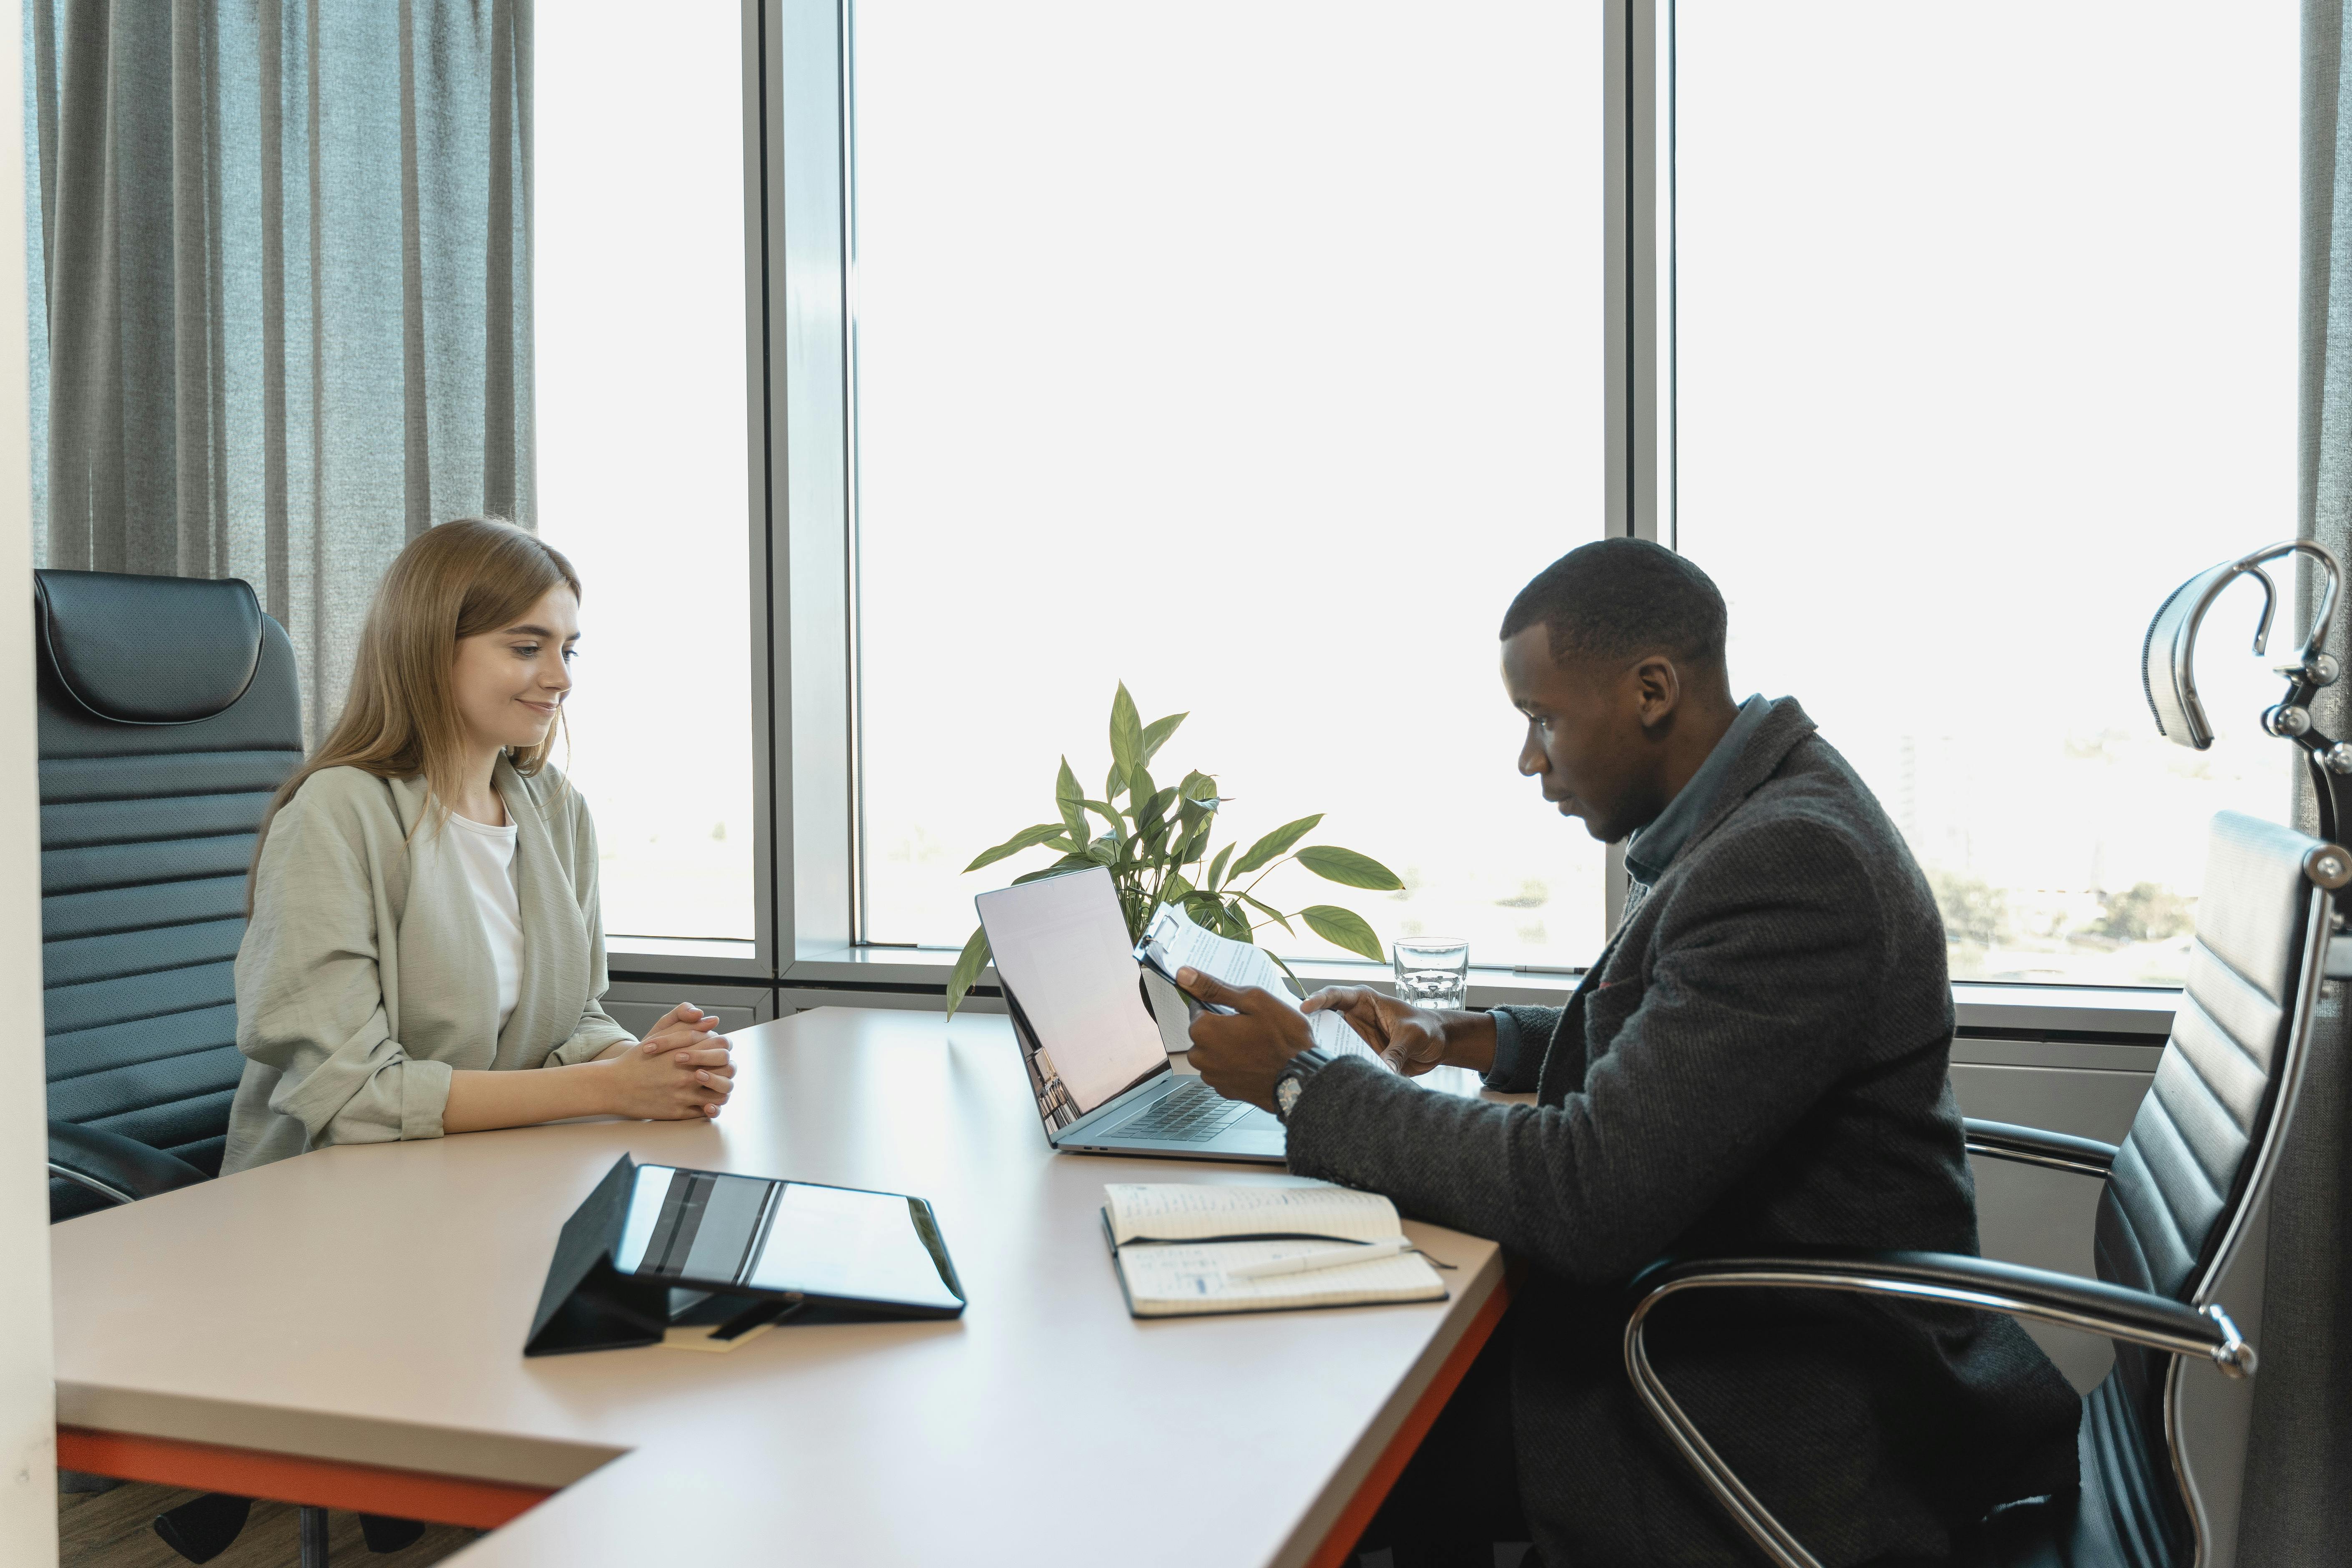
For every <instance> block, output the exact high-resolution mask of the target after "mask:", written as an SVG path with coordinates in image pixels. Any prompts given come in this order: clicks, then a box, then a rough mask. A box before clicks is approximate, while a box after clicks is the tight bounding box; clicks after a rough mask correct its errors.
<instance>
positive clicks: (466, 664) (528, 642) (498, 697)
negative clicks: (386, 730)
mask: <svg viewBox="0 0 2352 1568" xmlns="http://www.w3.org/2000/svg"><path fill="white" fill-rule="evenodd" d="M579 640H580V601H579V600H577V599H575V598H573V597H572V590H571V589H569V588H564V587H554V588H550V589H549V590H548V591H547V593H546V594H545V595H543V596H542V597H541V599H540V601H539V603H537V604H535V605H532V606H531V607H530V609H528V610H525V611H524V612H523V613H522V614H521V615H520V616H517V617H515V620H514V624H513V625H511V626H501V627H499V629H497V630H496V631H488V632H484V633H482V634H481V635H480V636H478V637H459V638H458V639H457V672H456V681H457V713H458V716H459V717H460V718H461V719H463V720H464V721H465V725H466V733H467V738H468V739H469V740H471V741H473V742H475V743H476V744H478V745H481V746H486V747H488V746H516V747H520V748H522V749H525V750H528V749H530V747H532V746H536V745H538V744H539V743H540V742H541V741H544V740H545V739H547V731H548V730H549V728H550V727H551V725H553V724H554V722H555V714H556V710H558V709H560V708H562V706H563V698H564V694H565V693H566V692H568V691H570V690H571V689H572V671H571V668H570V666H571V663H572V644H574V643H576V642H578V641H579Z"/></svg>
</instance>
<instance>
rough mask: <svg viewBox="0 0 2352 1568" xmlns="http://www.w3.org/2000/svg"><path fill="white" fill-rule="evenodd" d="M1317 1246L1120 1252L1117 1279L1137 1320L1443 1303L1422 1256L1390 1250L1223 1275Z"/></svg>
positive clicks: (1230, 1244) (1440, 1287) (1253, 1244)
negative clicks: (1338, 1262) (1335, 1263)
mask: <svg viewBox="0 0 2352 1568" xmlns="http://www.w3.org/2000/svg"><path fill="white" fill-rule="evenodd" d="M1325 1245H1326V1244H1324V1243H1322V1242H1319V1241H1226V1242H1218V1243H1215V1244H1213V1245H1193V1246H1177V1247H1120V1248H1119V1249H1118V1267H1119V1272H1120V1274H1121V1275H1122V1276H1123V1277H1124V1278H1125V1279H1126V1281H1127V1300H1128V1308H1129V1310H1130V1311H1131V1312H1133V1313H1134V1315H1135V1316H1137V1317H1139V1318H1169V1317H1179V1316H1182V1315H1185V1314H1188V1313H1195V1312H1272V1311H1277V1310H1282V1309H1284V1308H1288V1307H1353V1306H1360V1305H1363V1304H1366V1303H1369V1302H1375V1301H1442V1300H1444V1299H1445V1282H1444V1280H1443V1279H1439V1278H1438V1277H1437V1271H1436V1270H1435V1269H1433V1268H1431V1267H1430V1266H1429V1263H1428V1261H1427V1260H1426V1259H1425V1258H1422V1257H1421V1256H1420V1255H1419V1254H1418V1253H1412V1252H1403V1253H1391V1254H1390V1255H1389V1256H1388V1257H1386V1258H1373V1259H1372V1260H1370V1262H1366V1263H1350V1264H1347V1265H1345V1266H1343V1267H1341V1268H1318V1269H1316V1270H1314V1271H1313V1272H1311V1273H1307V1274H1276V1275H1274V1276H1272V1277H1270V1278H1267V1279H1234V1277H1233V1276H1232V1275H1231V1274H1229V1273H1227V1272H1226V1270H1227V1269H1229V1268H1232V1267H1234V1265H1236V1264H1241V1263H1254V1262H1255V1261H1257V1260H1258V1259H1260V1258H1287V1257H1290V1256H1292V1255H1294V1254H1296V1253H1300V1252H1318V1251H1321V1250H1323V1249H1324V1247H1325Z"/></svg>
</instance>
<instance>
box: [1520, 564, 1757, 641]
mask: <svg viewBox="0 0 2352 1568" xmlns="http://www.w3.org/2000/svg"><path fill="white" fill-rule="evenodd" d="M1725 621H1726V616H1725V615H1724V609H1723V595H1722V594H1720V593H1719V592H1717V589H1716V586H1715V583H1714V580H1713V579H1711V578H1709V577H1708V576H1707V574H1706V573H1704V572H1702V571H1700V570H1699V569H1698V568H1697V567H1696V566H1694V565H1692V564H1691V563H1689V562H1688V561H1686V560H1685V559H1684V558H1683V557H1681V556H1679V555H1677V554H1675V552H1673V551H1671V550H1668V549H1666V548H1665V547H1664V545H1659V544H1653V543H1651V542H1649V541H1648V540H1645V539H1603V540H1601V541H1599V542H1595V543H1592V544H1585V545H1580V546H1578V547H1577V548H1576V549H1574V550H1571V551H1570V552H1568V553H1567V554H1565V555H1563V556H1561V557H1560V558H1559V560H1557V561H1555V562H1553V563H1551V564H1550V565H1549V566H1547V567H1545V568H1544V569H1543V570H1542V571H1541V572H1538V573H1537V574H1536V579H1535V581H1534V582H1532V583H1529V584H1528V585H1527V586H1526V587H1524V588H1522V589H1520V590H1519V596H1518V597H1517V598H1516V599H1513V600H1512V601H1511V607H1510V609H1509V611H1508V612H1507V613H1506V614H1505V615H1504V616H1503V637H1505V638H1506V639H1508V638H1511V637H1517V636H1518V635H1519V634H1520V633H1521V632H1523V631H1525V630H1527V629H1528V627H1529V626H1545V627H1547V628H1549V631H1550V634H1551V657H1552V659H1553V662H1555V663H1559V662H1561V661H1564V660H1570V659H1588V658H1600V659H1633V658H1640V657H1641V656H1642V655H1643V654H1647V653H1663V654H1664V655H1665V656H1666V657H1667V658H1671V659H1673V660H1674V661H1675V663H1676V664H1685V665H1692V666H1701V665H1719V664H1721V663H1722V662H1723V636H1724V626H1725Z"/></svg>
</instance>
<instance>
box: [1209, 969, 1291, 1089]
mask: <svg viewBox="0 0 2352 1568" xmlns="http://www.w3.org/2000/svg"><path fill="white" fill-rule="evenodd" d="M1176 984H1178V985H1180V986H1181V987H1183V988H1184V989H1185V990H1186V991H1188V992H1190V993H1191V994H1192V995H1193V996H1195V997H1196V998H1198V999H1199V1000H1201V1001H1202V1002H1214V1003H1217V1004H1218V1005H1221V1006H1226V1007H1231V1008H1234V1012H1233V1013H1232V1014H1230V1015H1228V1014H1223V1013H1203V1014H1202V1015H1201V1016H1199V1017H1197V1018H1195V1019H1193V1020H1192V1058H1191V1060H1192V1065H1193V1067H1195V1068H1198V1069H1200V1074H1201V1079H1202V1082H1204V1083H1206V1084H1207V1085H1208V1086H1209V1087H1210V1088H1211V1089H1215V1090H1216V1091H1217V1092H1218V1093H1219V1094H1222V1095H1223V1096H1224V1097H1225V1098H1226V1099H1227V1100H1247V1101H1249V1102H1250V1103H1251V1104H1252V1105H1255V1106H1257V1107H1258V1108H1260V1109H1261V1110H1273V1109H1274V1080H1275V1079H1276V1076H1277V1075H1278V1074H1280V1072H1281V1071H1282V1069H1283V1068H1286V1067H1287V1066H1289V1065H1290V1058H1293V1057H1295V1056H1297V1054H1298V1053H1299V1052H1301V1051H1303V1050H1306V1049H1307V1047H1309V1046H1311V1045H1313V1044H1314V1037H1313V1036H1312V1035H1310V1034H1309V1033H1308V1032H1307V1015H1306V1014H1304V1013H1302V1012H1300V1011H1299V1010H1298V1009H1297V1008H1296V1007H1294V1006H1292V1005H1290V1004H1289V1003H1288V1002H1286V1001H1284V1000H1283V999H1282V998H1281V997H1279V996H1276V994H1274V993H1272V992H1270V991H1262V990H1260V989H1259V988H1258V987H1256V986H1255V985H1253V986H1250V987H1249V988H1248V989H1246V990H1236V989H1234V987H1233V986H1230V985H1227V984H1224V983H1223V981H1220V980H1215V979H1212V978H1211V977H1210V976H1208V975H1206V974H1203V973H1201V972H1200V971H1199V970H1197V969H1180V970H1178V971H1177V972H1176Z"/></svg>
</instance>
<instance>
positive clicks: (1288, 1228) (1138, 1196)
mask: <svg viewBox="0 0 2352 1568" xmlns="http://www.w3.org/2000/svg"><path fill="white" fill-rule="evenodd" d="M1103 1196H1104V1198H1105V1200H1106V1206H1107V1207H1108V1209H1109V1211H1110V1228H1111V1235H1112V1237H1114V1238H1115V1239H1116V1240H1118V1242H1119V1243H1120V1244H1121V1245H1122V1246H1124V1245H1125V1244H1126V1243H1128V1242H1130V1241H1139V1240H1141V1241H1212V1240H1214V1239H1216V1238H1217V1237H1243V1236H1286V1237H1288V1236H1306V1237H1331V1238H1332V1239H1333V1240H1336V1241H1385V1240H1387V1239H1388V1238H1389V1237H1392V1236H1397V1235H1401V1234H1402V1231H1403V1226H1402V1225H1401V1224H1400V1223H1399V1222H1398V1220H1397V1212H1396V1205H1394V1204H1392V1203H1391V1202H1389V1200H1388V1199H1386V1198H1384V1197H1382V1196H1381V1194H1378V1193H1360V1192H1356V1191H1354V1190H1353V1189H1351V1188H1348V1187H1335V1186H1331V1185H1329V1184H1324V1183H1318V1184H1316V1185H1314V1186H1307V1187H1239V1186H1233V1187H1211V1186H1199V1185H1192V1184H1183V1183H1163V1182H1152V1183H1144V1182H1116V1183H1110V1184H1106V1185H1105V1186H1104V1188H1103ZM1293 1250H1294V1251H1295V1250H1297V1248H1296V1247H1294V1248H1293ZM1415 1261H1418V1260H1417V1259H1416V1260H1415ZM1424 1267H1426V1266H1424Z"/></svg>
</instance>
